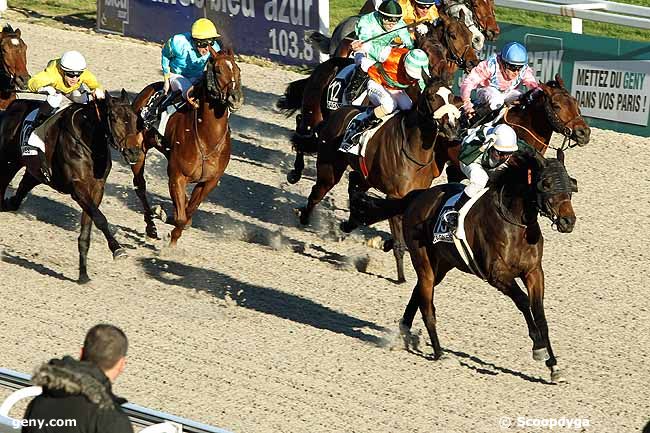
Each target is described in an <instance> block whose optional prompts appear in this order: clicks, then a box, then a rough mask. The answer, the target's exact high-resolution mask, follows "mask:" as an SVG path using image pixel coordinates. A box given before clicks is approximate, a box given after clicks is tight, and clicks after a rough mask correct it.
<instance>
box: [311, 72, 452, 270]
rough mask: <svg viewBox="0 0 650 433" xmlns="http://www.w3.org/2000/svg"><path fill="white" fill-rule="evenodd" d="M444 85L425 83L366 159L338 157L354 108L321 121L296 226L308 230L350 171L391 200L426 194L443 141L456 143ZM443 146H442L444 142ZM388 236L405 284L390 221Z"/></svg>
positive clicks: (442, 157) (440, 161) (442, 155)
mask: <svg viewBox="0 0 650 433" xmlns="http://www.w3.org/2000/svg"><path fill="white" fill-rule="evenodd" d="M445 83H446V80H445V79H442V80H430V81H429V82H428V83H427V86H426V87H425V89H424V90H423V91H422V93H421V94H420V96H419V97H418V99H417V102H416V104H415V105H414V107H413V108H412V109H411V110H409V111H403V112H399V113H397V114H396V115H394V116H393V117H392V118H390V119H388V120H386V121H384V124H383V125H382V126H381V128H380V129H379V130H378V131H377V132H376V134H375V135H374V136H373V137H372V138H371V139H370V140H369V141H368V143H367V147H366V152H365V156H364V157H363V158H360V157H359V156H357V155H352V154H349V153H344V152H341V151H339V147H340V144H341V141H342V138H343V135H344V133H345V130H346V127H347V125H348V123H349V122H350V119H351V118H352V117H353V116H354V115H356V114H358V113H359V111H360V110H359V108H357V107H343V108H341V109H339V110H337V111H335V112H334V113H333V114H332V115H331V116H330V117H329V118H328V119H327V120H325V122H324V124H323V128H322V134H321V136H320V143H319V148H318V158H317V163H316V166H317V178H316V184H315V185H314V186H313V187H312V190H311V194H309V198H308V200H307V206H306V207H304V208H302V209H300V222H301V223H302V224H307V223H308V222H309V217H310V215H311V213H312V211H313V209H314V207H315V206H316V205H317V204H318V203H319V202H320V201H321V200H322V199H323V197H324V196H325V195H326V194H327V193H328V192H329V190H330V189H332V188H333V187H334V185H336V184H337V183H338V182H339V181H340V180H341V176H342V175H343V172H344V171H345V169H346V168H347V167H348V166H350V167H352V169H353V170H355V171H357V173H363V175H364V176H365V178H366V179H365V181H364V182H363V184H364V185H365V187H366V189H367V188H370V187H373V188H376V189H378V190H380V191H382V192H383V193H385V194H387V195H388V196H390V197H403V196H404V195H406V194H407V193H408V192H410V191H412V190H414V189H419V188H427V187H428V186H429V185H431V181H432V180H433V179H434V178H436V177H438V176H439V175H440V173H441V170H442V168H443V167H444V165H445V162H446V161H447V160H448V156H447V150H446V149H444V148H441V147H442V146H441V143H442V142H443V140H442V139H447V140H451V139H453V138H455V136H456V133H457V128H458V123H457V122H456V120H457V119H458V117H459V116H460V112H459V110H458V108H457V107H456V105H454V104H457V103H459V101H458V99H459V98H456V97H455V96H453V94H452V93H451V91H450V90H449V89H447V88H446V87H444V86H445ZM445 143H446V142H445ZM341 228H342V229H343V230H344V231H347V232H349V231H351V230H352V229H354V223H353V221H348V222H347V223H344V224H343V225H342V226H341ZM391 232H392V233H393V238H394V239H396V240H397V244H396V246H395V248H393V254H394V255H395V259H396V261H397V273H398V275H397V280H398V282H403V281H405V277H404V264H403V259H404V249H403V248H400V246H401V243H399V241H400V240H401V239H402V236H401V225H400V222H399V220H397V219H396V220H391Z"/></svg>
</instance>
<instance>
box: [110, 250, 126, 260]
mask: <svg viewBox="0 0 650 433" xmlns="http://www.w3.org/2000/svg"><path fill="white" fill-rule="evenodd" d="M128 256H129V255H128V254H127V253H126V250H125V249H124V248H118V249H116V250H115V251H113V260H122V259H126V258H127V257H128Z"/></svg>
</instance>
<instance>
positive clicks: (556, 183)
mask: <svg viewBox="0 0 650 433" xmlns="http://www.w3.org/2000/svg"><path fill="white" fill-rule="evenodd" d="M546 161H547V165H546V167H544V168H543V169H542V171H541V173H540V175H539V178H538V179H536V182H535V197H536V201H535V206H536V207H537V210H538V211H539V213H540V215H542V216H545V217H546V218H548V219H549V220H551V224H552V226H553V227H556V226H557V220H558V219H559V215H558V214H557V213H556V212H555V210H554V209H553V207H552V206H551V197H553V196H555V195H557V194H568V195H569V198H568V199H564V200H563V201H562V202H560V203H559V205H558V208H559V207H560V205H561V204H562V203H564V202H565V201H570V200H571V198H570V197H571V193H574V192H577V191H578V189H577V188H576V187H575V186H574V185H573V184H572V183H571V179H570V178H569V175H568V174H567V172H566V170H565V169H564V166H563V165H562V163H560V162H559V161H557V160H546ZM549 178H550V179H551V180H552V183H551V187H550V188H548V189H545V188H544V187H543V186H542V182H543V181H544V180H545V179H549Z"/></svg>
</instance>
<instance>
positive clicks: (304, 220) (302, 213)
mask: <svg viewBox="0 0 650 433" xmlns="http://www.w3.org/2000/svg"><path fill="white" fill-rule="evenodd" d="M298 215H299V217H300V224H302V225H303V226H306V225H307V224H309V214H307V209H306V208H304V207H303V208H300V209H298Z"/></svg>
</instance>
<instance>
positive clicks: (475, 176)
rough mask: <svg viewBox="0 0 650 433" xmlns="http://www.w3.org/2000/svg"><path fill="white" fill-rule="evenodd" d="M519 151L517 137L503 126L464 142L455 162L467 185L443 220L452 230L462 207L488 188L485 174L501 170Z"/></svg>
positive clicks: (490, 129)
mask: <svg viewBox="0 0 650 433" xmlns="http://www.w3.org/2000/svg"><path fill="white" fill-rule="evenodd" d="M518 148H519V147H518V145H517V133H515V130H514V129H512V128H511V127H510V126H509V125H506V124H500V125H497V126H493V127H491V128H489V129H488V130H487V132H486V134H485V136H484V138H483V137H480V136H479V137H477V138H476V139H475V140H465V141H463V145H462V147H461V150H460V154H459V155H458V159H459V161H460V169H461V171H462V172H463V173H464V174H465V176H467V178H468V179H469V184H468V185H467V186H466V187H465V189H464V190H463V192H462V194H461V195H460V197H459V198H458V201H456V203H455V204H454V211H451V212H448V213H447V214H445V217H444V218H445V220H446V221H447V223H448V224H449V226H450V228H451V229H452V230H455V228H456V227H457V225H458V213H459V212H460V209H461V208H462V207H463V205H464V204H465V203H467V202H468V201H469V200H470V199H471V198H473V197H475V196H476V195H477V194H478V193H480V192H481V191H482V190H483V188H485V186H486V185H487V183H488V180H490V176H489V174H488V172H489V171H492V170H497V169H500V168H501V167H504V164H505V163H507V162H508V160H509V159H510V156H512V154H513V153H514V152H516V151H517V150H518ZM450 231H451V230H450Z"/></svg>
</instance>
